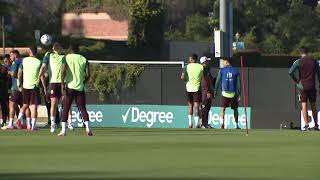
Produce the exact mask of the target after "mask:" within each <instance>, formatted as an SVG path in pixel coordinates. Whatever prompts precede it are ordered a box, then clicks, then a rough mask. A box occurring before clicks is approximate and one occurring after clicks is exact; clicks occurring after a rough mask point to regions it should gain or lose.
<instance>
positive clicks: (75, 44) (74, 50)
mask: <svg viewBox="0 0 320 180" xmlns="http://www.w3.org/2000/svg"><path fill="white" fill-rule="evenodd" d="M70 49H71V51H73V52H74V53H78V52H79V44H77V43H72V44H71V45H70Z"/></svg>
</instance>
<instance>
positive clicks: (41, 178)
mask: <svg viewBox="0 0 320 180" xmlns="http://www.w3.org/2000/svg"><path fill="white" fill-rule="evenodd" d="M124 176H125V174H124ZM0 177H1V178H0V179H1V180H72V179H76V180H109V179H110V180H111V179H112V180H170V179H172V180H193V179H197V180H253V179H248V178H236V177H229V178H223V177H200V178H196V177H192V178H191V177H151V176H150V177H146V176H143V177H139V176H135V177H121V175H119V174H116V173H114V172H112V173H108V172H104V173H101V172H92V171H90V172H83V171H82V172H53V173H47V172H43V173H0ZM254 180H270V179H257V178H254Z"/></svg>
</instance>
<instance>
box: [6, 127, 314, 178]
mask: <svg viewBox="0 0 320 180" xmlns="http://www.w3.org/2000/svg"><path fill="white" fill-rule="evenodd" d="M48 131H49V130H48V129H41V130H39V131H37V132H27V131H18V130H13V131H9V130H7V131H0V150H1V159H0V179H1V180H5V179H12V180H18V179H19V180H24V179H30V180H40V179H41V180H42V179H46V180H51V179H52V180H53V179H59V180H65V179H77V180H82V179H92V180H94V179H97V180H98V179H101V180H102V179H118V180H122V179H143V180H147V179H151V180H152V179H154V180H162V179H181V180H182V179H185V180H189V179H214V180H218V179H221V180H231V179H235V180H242V179H243V180H248V179H249V180H273V179H287V180H292V179H297V180H298V179H299V180H300V179H304V180H308V179H320V159H319V153H320V132H315V131H311V132H300V131H293V130H283V131H280V130H252V131H251V132H250V133H251V134H250V135H249V137H246V136H245V131H243V130H238V131H236V130H214V129H210V130H203V129H192V130H189V129H125V128H124V129H119V128H104V129H93V132H94V136H93V137H86V136H85V135H84V129H76V130H75V131H74V132H68V136H66V137H63V138H62V137H57V136H56V135H50V134H49V132H48Z"/></svg>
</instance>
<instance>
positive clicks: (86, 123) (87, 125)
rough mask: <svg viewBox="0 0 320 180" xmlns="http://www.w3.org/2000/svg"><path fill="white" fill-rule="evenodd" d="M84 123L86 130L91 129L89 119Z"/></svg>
mask: <svg viewBox="0 0 320 180" xmlns="http://www.w3.org/2000/svg"><path fill="white" fill-rule="evenodd" d="M84 124H85V125H86V131H87V132H88V131H90V128H89V121H85V122H84Z"/></svg>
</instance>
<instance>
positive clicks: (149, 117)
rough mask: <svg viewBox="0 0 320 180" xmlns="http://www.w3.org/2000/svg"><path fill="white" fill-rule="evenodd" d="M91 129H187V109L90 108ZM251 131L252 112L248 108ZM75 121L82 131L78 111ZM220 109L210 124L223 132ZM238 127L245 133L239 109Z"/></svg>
mask: <svg viewBox="0 0 320 180" xmlns="http://www.w3.org/2000/svg"><path fill="white" fill-rule="evenodd" d="M87 111H88V114H89V119H90V122H91V126H92V127H137V128H188V115H187V112H188V108H187V107H186V106H168V105H87ZM247 113H248V127H249V128H250V127H251V126H250V125H251V123H250V114H251V109H250V108H247ZM72 121H73V122H74V123H75V126H77V127H82V126H83V123H82V117H81V113H79V111H78V109H77V107H72ZM221 123H222V120H221V118H220V108H219V107H212V108H211V111H210V113H209V124H210V125H211V126H212V127H213V128H220V125H221ZM239 126H240V128H243V129H245V127H246V122H245V115H244V108H239ZM225 128H226V129H233V128H235V121H234V116H233V111H232V110H231V109H229V108H228V109H227V110H226V114H225Z"/></svg>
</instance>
